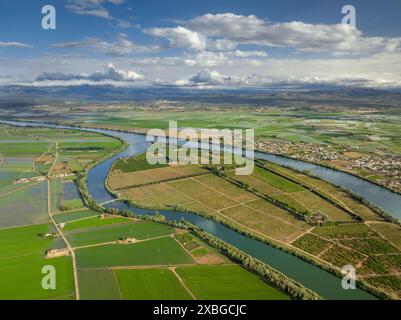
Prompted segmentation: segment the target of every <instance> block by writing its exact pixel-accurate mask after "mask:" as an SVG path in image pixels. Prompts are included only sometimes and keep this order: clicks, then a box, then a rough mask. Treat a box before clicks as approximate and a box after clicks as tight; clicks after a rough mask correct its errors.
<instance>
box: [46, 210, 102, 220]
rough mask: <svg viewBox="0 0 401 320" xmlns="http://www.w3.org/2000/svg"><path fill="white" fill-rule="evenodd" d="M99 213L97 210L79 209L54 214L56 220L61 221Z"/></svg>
mask: <svg viewBox="0 0 401 320" xmlns="http://www.w3.org/2000/svg"><path fill="white" fill-rule="evenodd" d="M97 215H99V213H98V212H96V211H93V210H90V209H83V210H79V211H73V212H65V213H59V214H56V215H54V216H53V218H54V220H55V221H56V223H61V222H69V221H74V220H79V219H84V218H89V217H93V216H97Z"/></svg>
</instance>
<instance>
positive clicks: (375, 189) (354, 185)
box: [3, 121, 401, 300]
mask: <svg viewBox="0 0 401 320" xmlns="http://www.w3.org/2000/svg"><path fill="white" fill-rule="evenodd" d="M3 123H8V124H12V125H19V126H37V127H49V128H64V129H77V128H74V127H69V126H57V125H49V124H43V123H30V122H21V121H19V122H16V121H3ZM80 130H87V131H91V132H98V133H103V134H107V135H109V136H114V137H118V138H120V139H122V140H124V141H126V142H127V144H128V147H127V148H126V149H125V150H124V151H123V152H121V153H119V154H117V155H115V156H113V157H111V158H109V159H107V160H105V161H103V162H101V163H99V164H98V165H96V166H95V167H93V168H92V169H91V170H90V171H89V173H88V178H87V184H88V191H89V194H90V195H91V197H92V198H93V199H94V200H96V201H97V202H98V203H104V202H108V201H112V200H113V199H114V198H113V196H112V195H110V194H109V193H108V192H107V190H106V188H105V186H104V181H105V179H106V177H107V174H108V171H109V169H110V167H111V166H112V164H113V163H114V162H115V161H116V160H117V159H119V158H121V157H132V156H135V155H138V154H141V153H143V152H145V151H146V149H147V147H148V145H149V143H148V142H146V141H145V136H143V135H138V134H133V133H124V132H117V131H112V130H102V129H80ZM255 158H260V159H265V160H268V161H271V162H274V163H277V164H280V165H286V166H290V167H292V168H295V169H298V170H309V171H310V172H312V173H313V174H314V175H316V176H318V177H320V178H322V179H324V180H327V181H329V182H332V183H335V184H337V185H340V186H343V187H345V188H348V189H350V190H351V191H353V192H355V193H357V194H360V195H361V196H363V197H365V198H366V199H368V200H369V201H371V202H372V203H373V204H375V205H377V206H379V207H381V208H383V209H384V210H385V211H387V212H388V213H390V214H392V215H393V216H395V217H397V218H399V217H401V196H400V195H398V194H396V193H393V192H391V191H389V190H387V189H385V188H382V187H380V186H378V185H375V184H372V183H370V182H368V181H365V180H363V179H359V178H357V177H355V176H352V175H349V174H347V173H343V172H340V171H336V170H334V169H329V168H325V167H321V166H318V165H314V164H309V163H306V162H302V161H299V160H291V159H288V158H285V157H280V156H276V155H270V154H266V153H260V152H255ZM105 207H108V208H118V209H128V210H132V211H133V212H135V213H136V214H155V211H154V210H147V209H141V208H136V207H132V206H128V205H127V204H125V203H121V202H118V201H114V202H109V203H107V204H105ZM159 212H160V213H161V214H163V215H164V216H166V218H167V219H168V220H181V219H182V218H183V219H185V220H187V221H189V222H190V223H192V224H194V225H196V226H198V227H200V228H202V229H203V230H205V231H207V232H209V233H211V234H213V235H214V236H216V237H218V238H220V239H222V240H224V241H226V242H227V243H229V244H231V245H233V246H235V247H237V248H238V249H241V250H243V251H244V252H246V253H248V254H250V255H251V256H253V257H255V258H258V259H259V260H261V261H263V262H265V263H266V264H268V265H270V266H272V267H273V268H275V269H277V270H279V271H280V272H282V273H283V274H285V275H287V276H288V277H290V278H292V279H294V280H296V281H298V282H299V283H301V284H303V285H304V286H305V287H307V288H310V289H311V290H313V291H315V292H317V293H318V294H319V295H321V296H322V297H323V298H325V299H347V300H348V299H369V300H370V299H375V297H374V296H372V295H371V294H369V293H367V292H365V291H363V290H360V289H355V290H344V289H343V288H342V286H341V279H340V278H338V277H336V276H334V275H333V274H331V273H329V272H326V271H324V270H322V269H320V268H319V267H316V266H314V265H312V264H310V263H308V262H306V261H304V260H302V259H300V258H298V257H295V256H293V255H291V254H289V253H286V252H284V251H281V250H279V249H276V248H274V247H272V246H270V245H267V244H264V243H262V242H260V241H257V240H254V239H250V238H248V237H246V236H244V235H241V234H239V233H238V232H235V231H233V230H231V229H229V228H228V227H226V226H224V225H222V224H220V223H217V222H215V221H212V220H209V219H207V218H204V217H200V216H198V215H196V214H192V213H185V212H176V211H159Z"/></svg>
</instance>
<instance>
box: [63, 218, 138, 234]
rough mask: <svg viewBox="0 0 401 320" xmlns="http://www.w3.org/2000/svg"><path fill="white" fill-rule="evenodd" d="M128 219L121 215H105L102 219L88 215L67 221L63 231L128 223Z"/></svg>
mask: <svg viewBox="0 0 401 320" xmlns="http://www.w3.org/2000/svg"><path fill="white" fill-rule="evenodd" d="M130 221H131V220H130V219H127V218H123V217H106V218H104V219H101V218H100V217H98V216H95V217H89V218H86V219H82V220H76V221H71V222H68V223H67V224H66V225H65V227H64V229H63V230H64V231H72V230H76V229H87V228H94V227H102V226H108V225H111V224H120V223H128V222H130Z"/></svg>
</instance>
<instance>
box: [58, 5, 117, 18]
mask: <svg viewBox="0 0 401 320" xmlns="http://www.w3.org/2000/svg"><path fill="white" fill-rule="evenodd" d="M124 2H125V0H69V1H68V3H67V4H66V6H65V7H66V8H67V9H68V10H69V11H71V12H72V13H75V14H79V15H87V16H95V17H99V18H104V19H113V17H112V16H111V15H110V13H109V11H108V10H107V9H106V8H105V7H104V6H103V4H105V3H112V4H115V5H118V4H122V3H124Z"/></svg>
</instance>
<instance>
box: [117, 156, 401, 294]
mask: <svg viewBox="0 0 401 320" xmlns="http://www.w3.org/2000/svg"><path fill="white" fill-rule="evenodd" d="M127 160H128V159H127ZM263 166H266V167H267V168H266V169H265V168H263V167H256V168H255V170H254V173H253V174H252V175H250V176H237V175H235V174H234V172H233V171H231V170H230V169H228V170H224V171H223V173H222V176H218V175H215V174H212V173H209V174H202V175H199V176H196V175H195V176H189V177H185V178H180V177H176V178H173V176H174V175H175V173H173V170H174V169H176V168H177V167H163V168H157V169H149V170H147V169H144V170H135V171H134V172H132V173H131V172H126V173H124V174H121V173H117V174H116V172H115V171H113V170H112V171H111V175H110V177H109V181H112V179H113V178H114V179H115V181H116V182H117V181H118V179H117V177H121V176H122V175H123V176H124V175H126V176H130V181H129V183H127V186H126V187H125V188H124V189H122V188H121V189H118V190H116V192H117V193H119V194H120V196H121V197H123V198H125V199H129V200H131V201H133V202H134V203H135V204H136V205H138V206H141V207H151V208H154V209H173V210H174V209H175V210H184V211H185V210H187V211H192V212H196V213H200V214H204V215H208V216H213V217H218V218H219V219H221V220H222V221H224V222H225V223H227V224H230V225H233V226H235V227H236V228H239V229H241V230H244V231H246V232H249V233H251V234H254V235H255V236H258V237H260V238H266V239H269V240H272V241H275V242H278V243H281V244H282V245H284V246H286V245H288V246H290V247H292V248H296V249H298V250H300V251H302V252H303V253H304V254H305V255H308V256H309V257H313V258H314V259H316V261H318V262H319V263H321V264H325V265H326V266H327V265H328V266H330V267H331V268H332V269H333V270H337V271H340V270H341V268H342V267H343V266H344V265H347V264H350V265H353V266H355V267H356V269H357V273H358V274H359V275H360V277H361V279H362V280H363V281H364V282H365V283H369V281H370V279H371V278H373V277H396V276H397V274H398V272H399V271H400V267H401V264H399V260H397V258H395V257H398V255H399V254H400V253H401V252H400V251H399V249H398V248H397V245H394V244H392V243H391V242H389V241H388V239H387V238H386V235H383V234H379V233H378V232H376V231H375V228H380V227H381V226H382V225H383V226H386V224H385V223H382V222H381V221H382V220H383V218H382V217H381V216H379V214H378V213H376V212H375V211H373V210H372V209H370V208H369V207H367V206H366V205H364V204H363V203H361V202H360V201H359V200H357V199H355V198H353V197H352V196H351V195H349V194H348V193H346V192H345V191H343V190H340V189H338V188H336V187H335V186H333V185H331V184H328V183H326V182H323V181H321V180H319V179H317V178H312V177H309V176H307V175H306V174H304V173H299V172H296V171H293V170H289V169H287V168H282V167H280V166H277V165H272V164H269V163H263ZM178 167H179V166H178ZM183 167H184V166H183ZM192 167H193V165H192ZM152 171H156V172H157V171H160V172H163V175H168V172H169V171H171V173H170V174H171V175H170V178H169V179H167V180H166V181H164V179H162V178H161V179H159V180H156V181H152V182H150V183H145V185H142V183H143V180H141V177H144V176H147V175H148V172H152ZM136 177H138V180H136ZM304 178H305V179H304ZM137 181H141V182H140V183H139V182H138V183H137ZM119 183H120V184H123V183H125V182H119ZM109 186H110V187H112V188H113V186H111V185H110V184H109ZM269 199H272V200H269ZM275 201H278V202H275ZM294 210H295V211H294ZM349 212H352V213H355V214H356V215H358V216H360V217H362V219H364V220H366V222H365V221H363V222H361V221H360V220H357V219H355V218H354V217H353V216H352V215H351V214H350V213H349ZM315 214H319V215H321V216H323V217H324V218H325V220H324V222H323V223H322V222H317V223H315V222H314V221H313V220H311V218H310V217H313V215H315ZM302 215H303V216H302ZM303 217H305V218H303ZM370 222H372V223H370ZM390 225H391V226H393V227H394V225H393V224H390ZM382 228H383V227H382ZM384 228H385V227H384ZM395 232H398V229H397V230H388V231H387V232H384V233H385V234H387V235H388V236H389V237H391V235H392V234H393V233H395ZM393 237H394V236H393ZM176 239H177V240H178V241H180V242H181V244H182V245H183V246H184V247H185V248H186V249H187V250H189V251H190V252H191V255H192V256H193V257H194V259H197V256H198V255H200V256H202V255H205V254H206V253H205V249H204V248H197V244H196V242H194V241H192V240H191V239H186V238H180V236H179V235H176ZM198 262H199V261H198ZM181 269H186V268H184V267H179V268H176V269H175V270H174V271H175V272H176V273H179V270H181ZM188 269H191V268H188ZM184 282H185V281H184ZM187 287H188V288H189V284H188V285H187ZM377 288H378V289H379V290H385V287H384V286H378V287H377ZM190 290H191V289H190ZM392 290H393V289H392ZM394 290H395V289H394ZM191 292H193V293H194V292H196V289H194V291H192V290H191ZM391 292H392V294H394V295H397V296H398V295H399V294H400V293H399V292H397V290H395V291H391ZM194 294H195V293H194ZM213 294H214V293H213V292H212V293H209V295H206V293H205V297H210V298H211V299H213V298H215V296H214V295H213ZM216 294H218V293H216ZM198 295H202V293H201V292H198ZM216 297H217V296H216Z"/></svg>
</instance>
